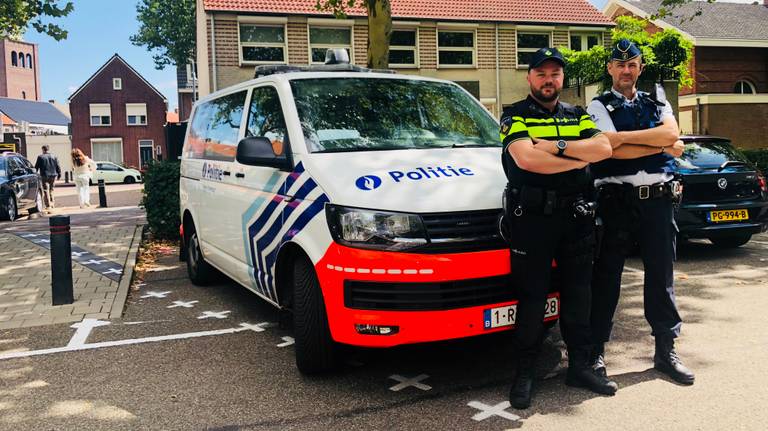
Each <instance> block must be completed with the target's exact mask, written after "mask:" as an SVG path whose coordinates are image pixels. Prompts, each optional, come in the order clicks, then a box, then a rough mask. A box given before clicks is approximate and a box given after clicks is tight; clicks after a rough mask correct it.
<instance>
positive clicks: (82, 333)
mask: <svg viewBox="0 0 768 431" xmlns="http://www.w3.org/2000/svg"><path fill="white" fill-rule="evenodd" d="M109 324H110V322H108V321H106V320H99V319H83V321H82V322H78V323H75V324H74V325H72V326H70V328H75V329H77V331H75V335H73V336H72V338H71V339H70V340H69V344H67V346H68V347H73V346H82V345H83V344H85V340H86V339H87V338H88V335H89V334H90V333H91V331H92V330H93V328H97V327H99V326H106V325H109Z"/></svg>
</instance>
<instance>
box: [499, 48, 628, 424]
mask: <svg viewBox="0 0 768 431" xmlns="http://www.w3.org/2000/svg"><path fill="white" fill-rule="evenodd" d="M564 65H565V61H564V60H563V57H562V55H561V54H560V52H558V51H557V49H554V48H542V49H540V50H538V51H537V52H536V53H535V54H534V55H533V57H532V58H531V60H530V66H529V69H528V83H529V85H530V95H529V96H528V97H527V98H526V99H525V100H522V101H520V102H517V103H515V104H513V105H512V106H510V107H508V108H506V109H504V113H503V115H502V117H501V140H502V142H503V146H504V151H503V153H502V164H503V166H504V171H505V173H506V175H507V179H508V181H509V182H508V185H507V189H506V191H505V219H506V223H505V224H506V228H507V231H506V232H505V233H506V235H505V237H506V238H507V240H508V241H509V244H510V249H511V267H512V283H513V286H514V288H515V289H516V291H517V292H518V295H519V303H518V305H517V316H516V325H517V329H516V331H515V333H514V335H513V340H514V344H515V348H516V349H515V350H516V352H517V364H516V365H517V373H516V376H515V379H514V382H513V384H512V388H511V390H510V393H509V399H510V403H511V404H512V405H513V406H514V407H515V408H520V409H523V408H527V407H528V406H529V405H530V403H531V389H532V385H533V379H534V368H535V367H534V361H535V357H536V354H537V353H538V351H539V348H540V346H541V342H542V338H543V334H544V326H543V319H544V309H545V302H546V299H547V293H548V292H549V289H550V282H551V273H552V260H553V259H555V261H556V263H557V271H559V272H560V273H561V276H562V280H563V283H562V286H561V289H560V299H561V301H562V304H561V314H560V325H561V329H562V334H563V338H564V340H565V343H566V344H567V346H568V352H569V366H568V374H567V377H566V384H568V385H570V386H577V387H585V388H588V389H590V390H592V391H594V392H597V393H601V394H607V395H612V394H614V393H615V391H616V388H617V386H616V383H614V382H611V381H609V380H608V379H607V378H606V377H605V376H604V375H599V374H597V373H595V372H594V370H593V369H592V367H591V366H590V365H591V364H590V363H589V357H590V356H589V355H590V353H591V351H592V346H591V339H590V334H589V307H590V301H591V298H590V278H591V275H592V258H593V251H594V242H593V240H594V219H593V211H592V208H593V207H592V206H590V202H589V201H588V199H589V197H590V191H591V189H592V184H591V181H590V177H589V174H588V172H587V164H588V163H589V162H596V161H599V160H602V159H605V158H607V157H610V155H611V148H610V145H609V142H608V139H607V138H606V137H605V136H603V135H602V134H601V132H600V131H599V130H598V129H597V128H596V127H595V125H594V123H593V122H592V120H591V119H590V118H589V115H587V113H586V111H584V110H583V109H582V108H577V107H573V106H571V105H568V104H565V103H561V102H559V100H558V99H559V94H560V91H561V90H562V87H563V67H564Z"/></svg>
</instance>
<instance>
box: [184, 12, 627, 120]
mask: <svg viewBox="0 0 768 431" xmlns="http://www.w3.org/2000/svg"><path fill="white" fill-rule="evenodd" d="M391 3H392V18H393V33H392V40H391V48H390V67H391V68H392V69H395V70H396V71H397V72H398V73H404V74H418V75H423V76H430V77H436V78H442V79H447V80H451V81H455V82H457V83H459V84H460V85H462V86H463V87H464V88H466V89H467V90H468V91H469V92H470V93H472V94H473V95H474V96H475V97H477V98H478V99H479V100H480V101H481V102H482V103H483V104H484V105H485V106H486V107H488V108H489V110H491V112H493V113H495V114H497V115H498V114H499V112H500V110H501V107H503V106H504V105H507V104H510V103H512V102H514V101H515V100H518V99H520V98H523V97H525V95H526V94H527V93H528V84H527V83H526V80H525V74H526V72H527V65H526V61H527V60H528V59H529V58H530V55H531V54H532V53H533V52H534V51H536V49H538V48H541V47H543V46H553V45H554V46H568V47H570V48H572V49H578V50H581V49H584V50H586V49H589V48H590V47H592V46H593V45H596V44H605V45H606V46H609V45H610V43H611V40H610V29H611V27H612V26H613V25H614V24H613V22H612V21H611V20H609V19H608V18H606V17H605V16H604V15H603V14H602V13H600V12H599V11H598V10H597V9H595V8H594V7H593V6H592V5H591V4H589V3H588V2H587V0H519V1H514V2H511V1H505V0H440V1H431V2H428V1H423V0H392V2H391ZM315 4H316V1H315V0H286V1H281V2H276V1H271V0H197V13H196V17H197V55H196V57H197V64H198V70H197V72H198V73H197V78H198V83H199V92H200V95H201V96H203V95H205V94H208V93H210V92H212V91H216V90H218V89H222V88H225V87H228V86H230V85H233V84H236V83H238V82H242V81H246V80H248V79H251V78H253V72H254V67H255V66H257V65H261V64H296V65H305V64H309V63H319V62H322V61H323V59H324V58H325V51H326V49H327V48H345V49H347V51H348V52H349V56H350V60H351V62H352V63H354V64H358V65H363V66H364V65H365V63H366V61H367V57H366V51H367V40H368V28H367V27H368V25H367V18H366V15H365V10H362V9H352V10H350V11H349V13H348V15H349V17H348V19H334V17H333V16H332V15H330V14H328V13H326V12H320V11H318V10H316V9H315ZM203 65H206V66H205V67H203Z"/></svg>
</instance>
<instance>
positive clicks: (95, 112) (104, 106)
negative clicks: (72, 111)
mask: <svg viewBox="0 0 768 431" xmlns="http://www.w3.org/2000/svg"><path fill="white" fill-rule="evenodd" d="M89 107H90V110H91V126H111V125H112V109H111V107H110V106H109V103H91V104H90V105H89Z"/></svg>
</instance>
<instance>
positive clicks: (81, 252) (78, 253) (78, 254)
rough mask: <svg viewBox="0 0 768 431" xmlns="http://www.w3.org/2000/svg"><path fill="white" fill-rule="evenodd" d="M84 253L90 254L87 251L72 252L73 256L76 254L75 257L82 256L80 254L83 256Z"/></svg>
mask: <svg viewBox="0 0 768 431" xmlns="http://www.w3.org/2000/svg"><path fill="white" fill-rule="evenodd" d="M84 254H88V252H87V251H73V252H72V256H75V257H80V256H82V255H84Z"/></svg>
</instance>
